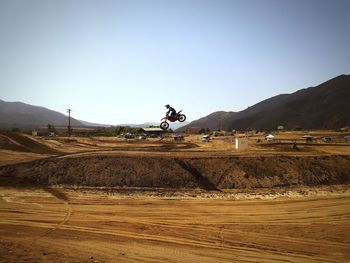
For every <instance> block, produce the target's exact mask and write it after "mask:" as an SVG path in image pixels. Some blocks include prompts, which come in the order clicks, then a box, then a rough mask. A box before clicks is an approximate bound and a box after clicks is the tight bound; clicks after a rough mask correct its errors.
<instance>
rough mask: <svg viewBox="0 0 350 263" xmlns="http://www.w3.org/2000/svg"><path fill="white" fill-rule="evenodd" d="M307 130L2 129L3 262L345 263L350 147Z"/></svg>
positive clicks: (349, 236) (348, 254) (349, 239)
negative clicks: (237, 145) (39, 133)
mask: <svg viewBox="0 0 350 263" xmlns="http://www.w3.org/2000/svg"><path fill="white" fill-rule="evenodd" d="M302 135H303V133H301V132H299V133H298V132H293V133H289V132H283V133H279V134H276V136H275V138H276V141H275V142H273V143H266V142H262V140H263V138H264V134H258V135H254V136H251V137H250V136H248V139H249V148H248V149H247V150H246V151H235V150H234V149H233V137H223V138H221V137H220V138H214V140H213V141H211V142H210V143H206V142H202V141H201V136H199V135H198V136H197V135H195V136H192V135H191V136H187V137H185V140H184V141H182V142H174V141H173V139H172V138H171V137H166V138H163V139H161V140H160V139H147V140H144V141H139V140H126V139H123V138H110V137H108V138H107V137H106V138H102V137H98V138H93V137H90V138H89V137H71V138H64V137H47V138H45V137H32V136H27V135H23V134H7V135H6V134H4V133H1V134H0V146H1V147H0V236H1V238H0V263H3V262H16V263H17V262H91V263H92V262H349V261H350V223H349V222H350V220H349V219H350V218H349V217H350V188H349V183H350V143H349V142H344V141H341V139H342V138H343V134H341V133H336V132H327V131H319V132H317V133H316V132H314V133H313V135H315V136H316V135H317V136H319V137H321V136H326V135H327V136H333V137H337V138H339V142H336V141H335V142H334V143H331V144H327V143H323V142H318V143H313V144H307V143H305V142H304V141H303V140H300V138H301V136H302ZM298 138H299V140H298ZM258 140H259V141H260V142H259V143H258V142H257V141H258ZM296 140H297V144H298V148H297V149H294V148H293V144H294V141H296ZM57 185H61V186H57ZM62 185H64V186H62Z"/></svg>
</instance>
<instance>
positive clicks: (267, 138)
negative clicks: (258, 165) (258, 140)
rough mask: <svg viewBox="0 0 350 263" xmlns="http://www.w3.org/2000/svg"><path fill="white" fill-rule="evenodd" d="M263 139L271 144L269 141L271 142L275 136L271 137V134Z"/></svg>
mask: <svg viewBox="0 0 350 263" xmlns="http://www.w3.org/2000/svg"><path fill="white" fill-rule="evenodd" d="M265 138H266V140H267V141H268V142H271V141H273V138H275V136H273V135H272V134H269V135H267V136H266V137H265Z"/></svg>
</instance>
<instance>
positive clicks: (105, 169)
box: [0, 155, 350, 191]
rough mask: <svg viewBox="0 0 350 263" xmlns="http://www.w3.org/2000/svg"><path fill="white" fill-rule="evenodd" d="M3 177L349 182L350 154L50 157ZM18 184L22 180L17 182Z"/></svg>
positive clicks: (182, 184) (10, 169)
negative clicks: (201, 156) (206, 156)
mask: <svg viewBox="0 0 350 263" xmlns="http://www.w3.org/2000/svg"><path fill="white" fill-rule="evenodd" d="M0 180H1V182H2V183H3V184H4V183H5V182H11V181H12V182H13V183H14V182H16V180H22V182H23V180H30V181H31V182H32V183H34V184H41V185H54V184H66V185H80V186H107V187H159V188H202V189H206V190H217V191H220V189H233V188H237V189H252V188H265V187H266V188H272V187H289V186H304V185H306V186H316V185H332V184H348V183H350V156H336V155H333V156H308V157H306V156H305V157H293V156H274V157H221V158H219V157H214V158H171V157H157V158H154V157H153V158H152V157H120V156H80V157H65V158H51V159H46V160H38V161H33V162H31V163H25V164H18V165H10V166H6V167H3V168H0ZM19 184H20V183H19Z"/></svg>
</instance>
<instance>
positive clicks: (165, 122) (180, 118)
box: [159, 110, 186, 130]
mask: <svg viewBox="0 0 350 263" xmlns="http://www.w3.org/2000/svg"><path fill="white" fill-rule="evenodd" d="M181 112H182V110H180V111H179V112H178V113H176V115H175V116H174V117H172V116H169V115H168V114H167V115H166V116H165V117H164V118H163V119H161V121H162V122H161V123H160V125H159V126H160V128H161V129H163V130H167V129H168V128H169V122H168V121H170V122H175V121H179V122H184V121H185V120H186V115H185V114H182V113H181Z"/></svg>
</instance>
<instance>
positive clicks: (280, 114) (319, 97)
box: [181, 75, 350, 130]
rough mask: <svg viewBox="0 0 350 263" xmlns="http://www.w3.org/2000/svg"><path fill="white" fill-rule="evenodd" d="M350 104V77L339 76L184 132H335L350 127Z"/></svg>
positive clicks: (217, 116)
mask: <svg viewBox="0 0 350 263" xmlns="http://www.w3.org/2000/svg"><path fill="white" fill-rule="evenodd" d="M349 101H350V75H340V76H338V77H336V78H333V79H331V80H328V81H326V82H324V83H322V84H320V85H318V86H316V87H310V88H306V89H302V90H299V91H297V92H294V93H292V94H282V95H278V96H275V97H272V98H269V99H267V100H264V101H262V102H259V103H257V104H255V105H253V106H251V107H249V108H247V109H246V110H243V111H240V112H237V113H231V114H230V113H229V112H214V113H212V114H210V115H208V116H206V117H204V118H201V119H199V120H196V121H193V122H191V123H190V124H189V125H187V126H185V127H182V128H181V130H182V129H186V128H188V127H201V128H210V129H220V127H221V128H222V129H225V130H235V129H257V130H261V129H276V128H277V126H278V125H283V126H284V127H285V128H286V129H297V128H302V129H336V128H340V127H344V126H349V125H350V102H349ZM222 116H225V118H223V117H222ZM220 118H221V119H222V121H221V125H220Z"/></svg>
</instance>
